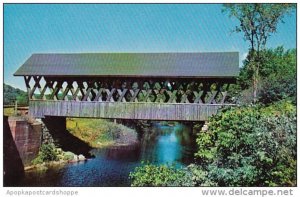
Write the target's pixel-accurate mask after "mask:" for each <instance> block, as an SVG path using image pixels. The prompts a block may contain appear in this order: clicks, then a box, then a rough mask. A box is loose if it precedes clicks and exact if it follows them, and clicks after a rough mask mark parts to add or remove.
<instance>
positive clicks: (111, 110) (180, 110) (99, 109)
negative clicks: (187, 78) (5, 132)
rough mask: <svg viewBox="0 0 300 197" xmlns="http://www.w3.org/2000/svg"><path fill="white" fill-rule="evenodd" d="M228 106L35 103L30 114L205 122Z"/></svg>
mask: <svg viewBox="0 0 300 197" xmlns="http://www.w3.org/2000/svg"><path fill="white" fill-rule="evenodd" d="M222 106H224V105H218V104H205V105H203V104H195V103H189V104H187V103H148V102H138V103H136V102H126V103H123V102H83V101H81V102H78V101H43V100H31V101H30V102H29V114H30V115H31V116H33V117H38V118H43V117H45V116H62V117H89V118H117V119H140V120H177V121H204V120H207V119H208V117H210V116H211V115H213V114H216V113H217V110H218V109H219V108H220V107H222Z"/></svg>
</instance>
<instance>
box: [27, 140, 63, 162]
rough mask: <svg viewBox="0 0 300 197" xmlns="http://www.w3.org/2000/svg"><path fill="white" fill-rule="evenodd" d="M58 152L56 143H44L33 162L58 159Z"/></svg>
mask: <svg viewBox="0 0 300 197" xmlns="http://www.w3.org/2000/svg"><path fill="white" fill-rule="evenodd" d="M57 160H58V154H57V152H56V147H55V145H54V144H42V146H41V147H40V151H39V154H38V156H37V157H36V158H35V159H34V160H33V161H32V163H33V164H40V163H43V162H48V161H57Z"/></svg>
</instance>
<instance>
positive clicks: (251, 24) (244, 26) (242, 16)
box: [223, 3, 295, 102]
mask: <svg viewBox="0 0 300 197" xmlns="http://www.w3.org/2000/svg"><path fill="white" fill-rule="evenodd" d="M294 8H295V4H258V3H252V4H225V5H224V9H223V12H227V13H228V14H229V17H234V18H236V19H237V20H238V21H239V25H238V26H236V27H235V29H234V32H238V33H239V32H242V33H244V39H245V40H246V41H248V42H249V43H250V49H249V54H248V57H247V61H248V62H249V63H248V68H249V69H250V71H251V72H252V73H251V74H252V85H253V99H254V102H256V100H257V90H258V82H259V72H260V69H261V67H262V62H263V56H262V55H261V51H262V50H264V49H265V46H266V44H267V40H268V39H269V37H270V36H271V34H273V33H275V32H276V30H277V25H278V23H279V22H283V17H284V16H285V15H286V14H288V13H290V12H291V11H292V10H293V9H294Z"/></svg>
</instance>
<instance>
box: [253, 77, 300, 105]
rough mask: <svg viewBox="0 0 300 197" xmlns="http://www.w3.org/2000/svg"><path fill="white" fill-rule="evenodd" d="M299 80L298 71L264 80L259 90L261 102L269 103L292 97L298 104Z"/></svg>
mask: <svg viewBox="0 0 300 197" xmlns="http://www.w3.org/2000/svg"><path fill="white" fill-rule="evenodd" d="M296 96H297V80H296V73H295V74H294V75H290V76H284V77H275V76H273V77H269V78H268V79H266V80H264V81H263V83H262V87H261V88H260V90H259V94H258V99H259V102H261V103H264V104H269V103H273V102H277V101H280V100H284V99H290V100H291V101H292V102H293V103H294V104H296V100H297V99H296Z"/></svg>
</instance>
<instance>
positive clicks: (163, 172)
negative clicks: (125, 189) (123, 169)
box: [129, 164, 194, 187]
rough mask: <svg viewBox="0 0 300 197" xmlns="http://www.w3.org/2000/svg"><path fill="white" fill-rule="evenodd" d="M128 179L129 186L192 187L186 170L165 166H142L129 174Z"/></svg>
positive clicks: (192, 184)
mask: <svg viewBox="0 0 300 197" xmlns="http://www.w3.org/2000/svg"><path fill="white" fill-rule="evenodd" d="M129 178H130V179H131V186H155V187H157V186H194V183H193V181H192V179H191V176H190V175H189V174H188V172H187V171H186V170H184V169H176V168H175V167H174V166H167V165H160V166H156V165H153V164H143V165H142V166H140V167H136V168H135V170H134V172H130V174H129Z"/></svg>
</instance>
